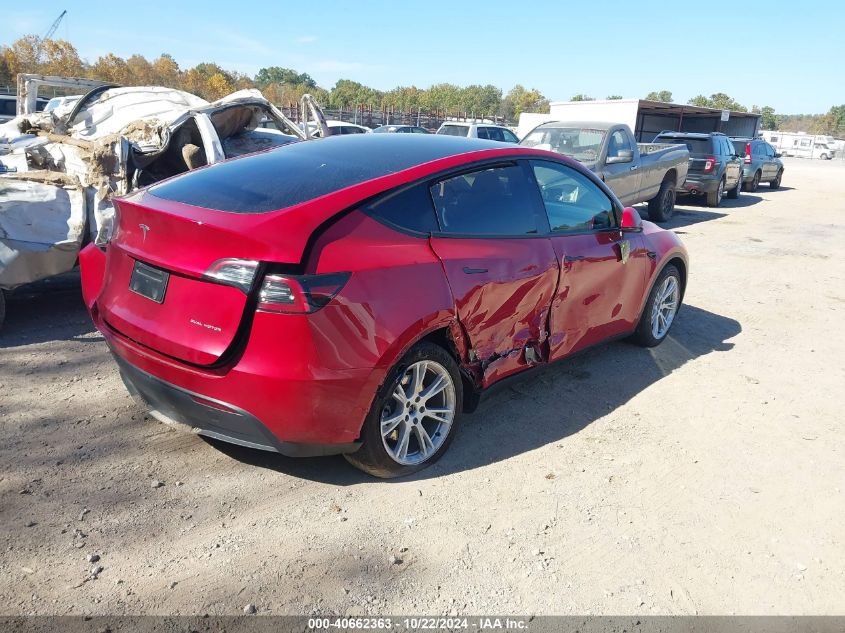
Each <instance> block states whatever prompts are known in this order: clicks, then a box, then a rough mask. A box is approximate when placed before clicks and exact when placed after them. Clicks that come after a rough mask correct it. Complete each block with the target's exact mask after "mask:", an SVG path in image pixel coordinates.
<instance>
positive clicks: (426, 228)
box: [361, 185, 439, 233]
mask: <svg viewBox="0 0 845 633" xmlns="http://www.w3.org/2000/svg"><path fill="white" fill-rule="evenodd" d="M361 210H362V211H363V212H364V213H366V214H367V215H371V216H373V217H375V218H377V219H379V220H383V221H385V222H387V223H388V224H391V225H393V226H396V227H398V228H400V229H405V230H407V231H416V232H418V233H436V232H437V231H438V230H439V227H438V226H437V219H436V218H435V217H434V207H433V206H432V205H431V197H430V196H429V195H428V187H427V186H426V185H416V186H413V187H409V188H407V189H403V190H400V191H394V192H390V193H388V194H386V195H384V196H381V197H379V198H377V199H376V200H375V201H373V202H371V203H370V204H367V205H365V206H363V207H362V209H361Z"/></svg>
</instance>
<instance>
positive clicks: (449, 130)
mask: <svg viewBox="0 0 845 633" xmlns="http://www.w3.org/2000/svg"><path fill="white" fill-rule="evenodd" d="M468 132H469V128H468V127H467V126H465V125H444V126H443V127H441V128H440V129H439V130H437V133H438V134H445V135H446V136H466V135H467V133H468Z"/></svg>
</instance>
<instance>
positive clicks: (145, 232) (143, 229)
mask: <svg viewBox="0 0 845 633" xmlns="http://www.w3.org/2000/svg"><path fill="white" fill-rule="evenodd" d="M138 228H139V229H141V230H142V231H143V232H144V239H143V241H144V242H146V241H147V231H149V230H150V227H148V226H147V225H146V224H139V225H138Z"/></svg>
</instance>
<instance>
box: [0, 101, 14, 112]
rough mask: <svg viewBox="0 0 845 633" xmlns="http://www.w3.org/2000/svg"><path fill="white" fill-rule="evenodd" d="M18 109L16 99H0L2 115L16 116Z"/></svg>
mask: <svg viewBox="0 0 845 633" xmlns="http://www.w3.org/2000/svg"><path fill="white" fill-rule="evenodd" d="M15 112H16V107H15V100H14V99H0V114H5V115H7V116H15Z"/></svg>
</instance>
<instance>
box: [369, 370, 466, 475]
mask: <svg viewBox="0 0 845 633" xmlns="http://www.w3.org/2000/svg"><path fill="white" fill-rule="evenodd" d="M455 401H456V400H455V385H454V383H453V382H452V376H451V374H450V373H449V371H448V370H447V369H446V368H445V367H444V366H443V365H441V364H440V363H437V362H435V361H431V360H421V361H418V362H416V363H414V364H413V365H411V366H410V367H408V369H406V370H405V373H404V374H403V375H402V378H401V379H400V380H399V382H398V383H397V385H396V387H395V388H394V390H393V393H392V394H391V398H390V400H389V401H388V402H387V403H386V404H385V406H384V407H383V408H382V412H381V418H380V424H381V439H382V442H383V443H384V448H385V450H386V451H387V454H388V455H389V456H390V458H391V459H393V461H395V462H396V463H398V464H402V465H403V466H413V465H416V464H421V463H422V462H424V461H426V460H428V459H429V458H430V457H431V456H433V455H434V454H435V453H437V451H438V450H440V447H441V446H443V442H445V441H446V438H447V437H448V435H449V431H450V430H451V427H452V422H453V421H454V419H455Z"/></svg>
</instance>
